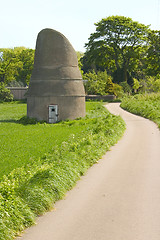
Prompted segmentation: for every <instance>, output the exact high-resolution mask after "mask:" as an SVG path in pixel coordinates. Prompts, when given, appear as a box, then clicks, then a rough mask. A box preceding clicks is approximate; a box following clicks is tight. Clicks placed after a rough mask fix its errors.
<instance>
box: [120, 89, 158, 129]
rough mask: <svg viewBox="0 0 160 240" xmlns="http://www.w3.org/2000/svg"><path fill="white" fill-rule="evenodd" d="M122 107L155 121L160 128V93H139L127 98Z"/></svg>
mask: <svg viewBox="0 0 160 240" xmlns="http://www.w3.org/2000/svg"><path fill="white" fill-rule="evenodd" d="M121 107H122V108H124V109H125V110H127V111H129V112H132V113H134V114H137V115H140V116H142V117H145V118H148V119H150V120H152V121H154V122H155V123H156V124H157V125H158V127H159V128H160V93H152V94H143V95H141V94H139V95H135V96H131V97H128V98H125V99H123V100H122V103H121Z"/></svg>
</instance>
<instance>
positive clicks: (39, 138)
mask: <svg viewBox="0 0 160 240" xmlns="http://www.w3.org/2000/svg"><path fill="white" fill-rule="evenodd" d="M25 115H26V104H23V103H19V104H17V103H10V104H9V103H8V104H7V103H3V104H0V153H1V155H0V156H1V157H0V166H1V168H0V179H1V178H2V176H3V175H4V174H6V175H7V174H8V173H9V172H11V171H12V170H13V169H15V168H17V167H21V166H23V165H25V164H28V163H30V162H32V161H33V160H35V159H38V158H40V157H42V156H44V155H45V154H46V153H50V152H51V151H52V148H53V147H54V146H55V145H60V144H61V143H62V142H63V141H65V140H67V139H68V137H69V136H70V135H71V134H75V135H78V134H80V133H81V131H82V130H83V129H84V128H85V125H84V126H81V127H80V126H78V125H75V124H74V125H72V124H61V123H59V124H45V123H44V124H34V125H32V124H28V125H23V124H20V123H19V122H18V120H19V119H20V118H22V117H23V116H25Z"/></svg>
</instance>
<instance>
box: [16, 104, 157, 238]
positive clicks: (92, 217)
mask: <svg viewBox="0 0 160 240" xmlns="http://www.w3.org/2000/svg"><path fill="white" fill-rule="evenodd" d="M106 107H107V108H108V110H109V111H110V112H111V113H113V114H120V115H121V116H122V118H123V119H124V120H125V122H126V124H127V130H126V132H125V134H124V136H123V138H122V139H121V140H120V141H119V142H118V144H116V145H115V146H114V147H112V148H111V151H109V152H107V153H106V155H105V156H104V157H103V158H102V159H101V160H100V161H99V164H95V165H94V166H93V167H91V168H90V169H89V171H88V173H87V174H86V175H85V176H84V177H82V179H81V180H80V181H79V182H78V183H77V186H76V187H75V188H74V189H73V190H71V191H70V192H69V193H68V194H67V196H66V198H65V199H64V200H61V201H59V202H58V203H57V204H56V209H55V210H53V211H52V212H49V213H47V214H45V215H44V216H43V217H40V218H39V219H38V220H37V225H35V226H33V227H31V228H30V229H28V230H27V231H26V232H25V234H24V235H23V236H22V237H21V238H18V240H19V239H20V240H160V131H159V130H158V128H157V126H156V125H155V124H154V123H153V122H151V121H149V120H147V119H144V118H141V117H138V116H135V115H132V114H130V113H127V112H125V111H124V110H122V109H121V108H120V107H119V104H118V103H111V104H108V105H106Z"/></svg>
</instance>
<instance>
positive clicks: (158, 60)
mask: <svg viewBox="0 0 160 240" xmlns="http://www.w3.org/2000/svg"><path fill="white" fill-rule="evenodd" d="M148 39H149V48H148V50H147V54H146V73H147V75H150V76H156V75H159V74H160V31H150V33H149V36H148Z"/></svg>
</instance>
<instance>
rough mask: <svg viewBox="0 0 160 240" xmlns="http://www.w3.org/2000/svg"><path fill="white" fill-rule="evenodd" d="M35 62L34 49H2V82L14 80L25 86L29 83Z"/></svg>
mask: <svg viewBox="0 0 160 240" xmlns="http://www.w3.org/2000/svg"><path fill="white" fill-rule="evenodd" d="M33 62H34V50H32V49H27V48H24V47H15V48H13V49H10V48H2V49H0V82H3V83H5V84H9V83H10V82H12V81H13V80H16V81H17V82H21V83H22V84H23V85H24V86H25V85H27V84H28V83H29V80H30V76H31V72H32V69H33Z"/></svg>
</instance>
